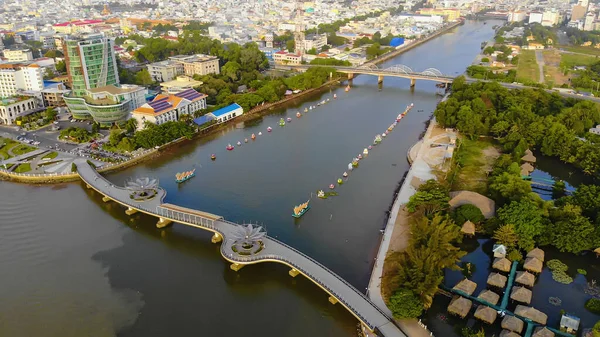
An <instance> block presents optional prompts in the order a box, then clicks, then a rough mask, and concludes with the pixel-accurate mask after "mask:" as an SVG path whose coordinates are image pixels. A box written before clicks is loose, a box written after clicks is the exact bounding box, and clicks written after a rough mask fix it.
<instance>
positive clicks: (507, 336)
mask: <svg viewBox="0 0 600 337" xmlns="http://www.w3.org/2000/svg"><path fill="white" fill-rule="evenodd" d="M500 337H521V335H519V334H518V333H514V332H512V331H508V330H502V331H500Z"/></svg>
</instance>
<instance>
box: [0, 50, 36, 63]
mask: <svg viewBox="0 0 600 337" xmlns="http://www.w3.org/2000/svg"><path fill="white" fill-rule="evenodd" d="M2 52H3V53H4V57H5V58H6V59H7V60H8V62H25V61H31V60H33V53H32V52H31V49H29V48H23V49H21V48H19V49H4V50H3V51H2Z"/></svg>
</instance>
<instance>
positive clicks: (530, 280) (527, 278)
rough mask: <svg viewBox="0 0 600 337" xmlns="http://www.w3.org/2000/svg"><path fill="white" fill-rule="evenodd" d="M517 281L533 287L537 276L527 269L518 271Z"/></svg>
mask: <svg viewBox="0 0 600 337" xmlns="http://www.w3.org/2000/svg"><path fill="white" fill-rule="evenodd" d="M515 282H517V283H519V284H522V285H524V286H528V287H533V284H534V283H535V276H534V275H533V274H532V273H530V272H527V271H518V272H517V277H516V278H515Z"/></svg>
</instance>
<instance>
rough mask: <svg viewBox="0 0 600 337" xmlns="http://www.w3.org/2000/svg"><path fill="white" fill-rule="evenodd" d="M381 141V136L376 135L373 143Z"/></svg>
mask: <svg viewBox="0 0 600 337" xmlns="http://www.w3.org/2000/svg"><path fill="white" fill-rule="evenodd" d="M379 143H381V136H380V135H377V136H375V139H374V140H373V145H377V144H379Z"/></svg>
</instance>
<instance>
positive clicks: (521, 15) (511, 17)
mask: <svg viewBox="0 0 600 337" xmlns="http://www.w3.org/2000/svg"><path fill="white" fill-rule="evenodd" d="M525 18H527V13H526V12H525V11H510V12H508V22H521V21H525Z"/></svg>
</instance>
